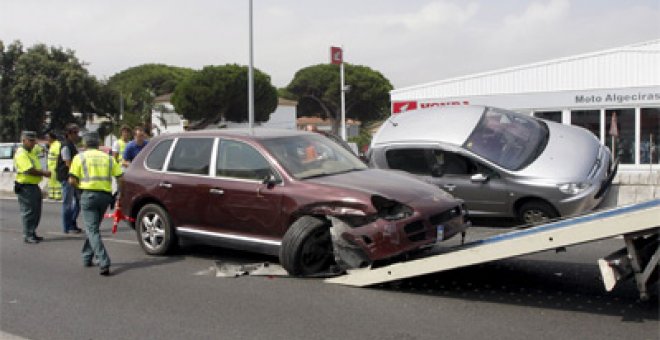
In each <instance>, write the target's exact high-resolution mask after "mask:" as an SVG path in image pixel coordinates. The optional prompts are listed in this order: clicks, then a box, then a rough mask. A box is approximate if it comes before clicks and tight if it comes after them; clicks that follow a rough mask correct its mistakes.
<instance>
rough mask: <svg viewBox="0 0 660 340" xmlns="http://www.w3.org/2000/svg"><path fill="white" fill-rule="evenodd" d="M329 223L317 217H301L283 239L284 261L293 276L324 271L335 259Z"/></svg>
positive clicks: (281, 256)
mask: <svg viewBox="0 0 660 340" xmlns="http://www.w3.org/2000/svg"><path fill="white" fill-rule="evenodd" d="M329 227H330V226H329V222H328V221H325V220H323V219H320V218H317V217H313V216H302V217H300V218H299V219H297V220H296V221H295V222H294V223H293V224H291V226H290V227H289V230H287V232H286V233H285V234H284V237H283V238H282V245H281V247H280V264H281V265H282V267H284V269H286V271H287V272H288V273H289V274H290V275H292V276H309V275H313V274H318V273H322V272H323V271H325V270H327V269H328V268H329V267H330V266H331V265H332V263H333V262H334V254H333V252H332V239H331V236H330V228H329Z"/></svg>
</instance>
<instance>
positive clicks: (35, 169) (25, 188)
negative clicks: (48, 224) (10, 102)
mask: <svg viewBox="0 0 660 340" xmlns="http://www.w3.org/2000/svg"><path fill="white" fill-rule="evenodd" d="M21 141H22V143H23V144H22V145H21V146H20V147H19V148H18V150H16V154H15V155H14V167H15V168H16V182H15V184H14V192H15V193H16V197H17V198H18V204H19V205H20V208H21V219H22V221H23V242H25V243H30V244H36V243H39V241H41V240H43V238H42V237H40V236H37V227H38V226H39V220H40V219H41V205H42V202H43V197H42V195H41V188H39V182H41V179H42V177H50V171H48V170H41V163H40V162H39V158H37V156H36V154H35V153H34V152H33V151H32V150H33V149H34V146H35V144H36V143H37V134H36V132H34V131H23V132H22V133H21Z"/></svg>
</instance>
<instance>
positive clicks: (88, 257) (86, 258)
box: [69, 132, 122, 276]
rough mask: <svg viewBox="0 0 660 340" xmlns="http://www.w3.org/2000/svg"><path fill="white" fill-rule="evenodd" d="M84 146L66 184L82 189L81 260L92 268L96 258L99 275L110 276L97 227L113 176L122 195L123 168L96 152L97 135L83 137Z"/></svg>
mask: <svg viewBox="0 0 660 340" xmlns="http://www.w3.org/2000/svg"><path fill="white" fill-rule="evenodd" d="M83 143H85V145H86V146H87V150H86V151H85V152H83V153H80V154H78V155H76V156H75V157H73V160H72V161H71V167H70V168H69V183H71V185H73V186H74V187H76V188H79V189H80V190H82V195H81V198H80V207H81V208H82V215H83V221H84V222H85V232H86V233H87V239H85V244H84V245H83V248H82V260H83V265H84V266H85V267H91V266H92V265H93V260H94V257H96V259H97V260H98V264H99V274H101V275H103V276H107V275H110V256H108V252H107V251H106V249H105V246H104V245H103V240H102V239H101V234H100V232H99V227H100V225H101V221H102V219H103V215H104V214H105V211H106V209H108V206H109V205H110V203H111V202H112V199H113V198H112V177H115V178H117V184H118V185H117V187H118V192H119V193H121V186H122V181H121V175H122V169H121V166H120V165H119V163H117V161H116V160H115V159H114V158H113V157H112V156H110V155H108V154H107V153H104V152H102V151H99V150H98V147H99V143H100V138H99V135H98V133H97V132H90V133H87V134H85V136H84V137H83ZM117 199H119V197H117Z"/></svg>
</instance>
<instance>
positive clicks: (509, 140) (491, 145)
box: [463, 108, 548, 170]
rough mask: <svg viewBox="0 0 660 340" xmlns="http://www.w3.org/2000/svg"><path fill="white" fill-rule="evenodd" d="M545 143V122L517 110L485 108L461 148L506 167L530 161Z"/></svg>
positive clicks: (519, 165) (519, 166)
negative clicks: (516, 111)
mask: <svg viewBox="0 0 660 340" xmlns="http://www.w3.org/2000/svg"><path fill="white" fill-rule="evenodd" d="M547 143H548V128H547V126H546V125H545V123H543V122H541V121H539V120H536V119H534V118H532V117H528V116H525V115H522V114H519V113H515V112H510V111H504V110H499V109H494V108H488V109H487V110H486V112H485V113H484V115H483V116H482V117H481V120H480V121H479V123H478V124H477V126H476V127H475V128H474V131H472V134H470V137H469V138H468V139H467V141H466V142H465V144H463V148H465V149H467V150H470V151H472V152H474V153H475V154H477V155H479V156H481V157H483V158H485V159H487V160H489V161H491V162H493V163H495V164H497V165H499V166H501V167H503V168H505V169H509V170H520V169H522V168H524V167H526V166H527V165H529V164H531V163H532V162H533V161H534V160H535V159H536V158H537V157H538V156H539V155H540V154H541V152H542V151H543V149H544V148H545V146H546V145H547Z"/></svg>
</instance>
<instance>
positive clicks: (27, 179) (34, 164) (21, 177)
mask: <svg viewBox="0 0 660 340" xmlns="http://www.w3.org/2000/svg"><path fill="white" fill-rule="evenodd" d="M14 167H15V168H16V182H18V183H21V184H39V182H41V176H35V175H28V174H26V173H25V172H26V171H28V170H30V169H32V168H34V169H37V170H41V163H40V162H39V159H38V158H37V155H36V154H35V153H34V152H31V151H27V150H26V149H25V148H24V147H22V146H21V147H19V148H18V150H16V154H15V155H14Z"/></svg>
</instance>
